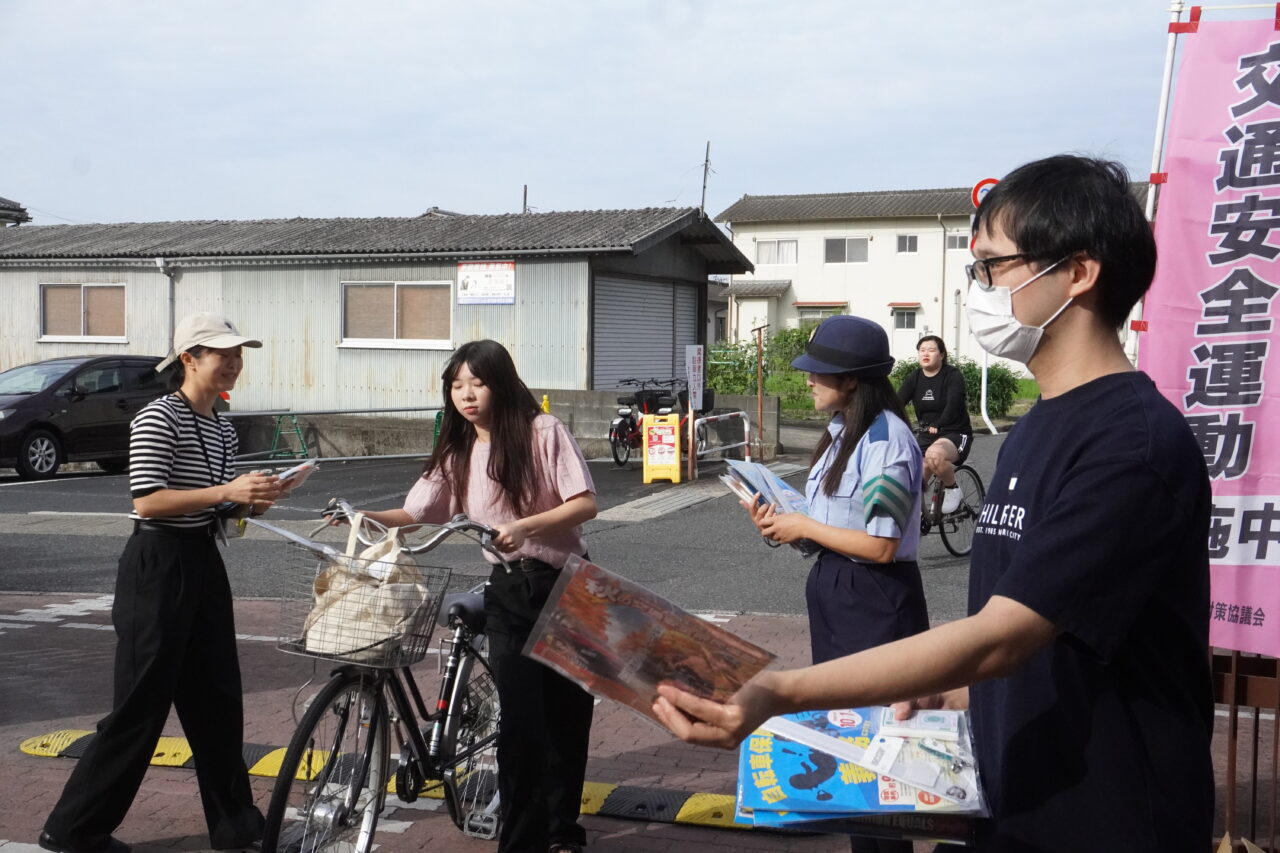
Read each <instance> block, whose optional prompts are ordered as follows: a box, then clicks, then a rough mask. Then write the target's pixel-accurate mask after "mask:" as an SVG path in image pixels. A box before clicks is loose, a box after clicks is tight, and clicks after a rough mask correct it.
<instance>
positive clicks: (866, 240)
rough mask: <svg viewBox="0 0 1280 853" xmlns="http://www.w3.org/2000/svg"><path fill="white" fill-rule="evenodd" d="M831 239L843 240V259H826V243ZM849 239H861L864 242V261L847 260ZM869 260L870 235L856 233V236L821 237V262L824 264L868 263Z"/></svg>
mask: <svg viewBox="0 0 1280 853" xmlns="http://www.w3.org/2000/svg"><path fill="white" fill-rule="evenodd" d="M831 240H843V241H844V260H843V261H828V260H827V243H828V242H830V241H831ZM850 240H861V241H863V242H864V243H866V244H867V259H866V260H865V261H851V260H849V241H850ZM870 262H871V237H870V235H856V236H853V237H825V238H823V240H822V263H824V264H831V265H833V266H834V265H836V264H866V263H870Z"/></svg>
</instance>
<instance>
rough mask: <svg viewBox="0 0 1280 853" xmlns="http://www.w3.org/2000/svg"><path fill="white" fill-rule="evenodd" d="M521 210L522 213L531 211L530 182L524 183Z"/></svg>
mask: <svg viewBox="0 0 1280 853" xmlns="http://www.w3.org/2000/svg"><path fill="white" fill-rule="evenodd" d="M520 212H521V213H528V212H529V185H528V184H525V185H524V201H523V203H522V204H521V205H520Z"/></svg>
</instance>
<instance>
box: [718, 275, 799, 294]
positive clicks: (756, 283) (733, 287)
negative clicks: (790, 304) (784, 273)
mask: <svg viewBox="0 0 1280 853" xmlns="http://www.w3.org/2000/svg"><path fill="white" fill-rule="evenodd" d="M790 287H791V279H789V278H778V279H759V278H753V279H748V280H746V281H734V282H730V284H729V287H728V288H726V289H725V292H724V293H725V295H726V296H732V297H734V298H736V299H760V298H763V297H766V296H781V295H782V294H784V293H786V292H787V290H788V289H790Z"/></svg>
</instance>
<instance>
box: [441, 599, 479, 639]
mask: <svg viewBox="0 0 1280 853" xmlns="http://www.w3.org/2000/svg"><path fill="white" fill-rule="evenodd" d="M455 612H456V613H457V615H458V618H459V619H461V620H462V624H463V625H466V626H467V629H468V630H469V631H471V632H472V633H473V634H483V633H484V596H483V595H481V594H480V593H478V592H453V593H450V594H449V595H446V596H445V597H444V601H442V602H441V603H440V612H439V613H438V614H437V615H436V623H437V624H439V625H440V627H441V628H448V627H449V617H450V616H451V615H452V614H454V613H455Z"/></svg>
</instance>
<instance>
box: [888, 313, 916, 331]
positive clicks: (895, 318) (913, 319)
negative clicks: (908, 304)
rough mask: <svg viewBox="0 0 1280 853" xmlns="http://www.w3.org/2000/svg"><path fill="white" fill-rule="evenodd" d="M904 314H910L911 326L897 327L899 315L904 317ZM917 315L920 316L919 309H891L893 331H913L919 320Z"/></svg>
mask: <svg viewBox="0 0 1280 853" xmlns="http://www.w3.org/2000/svg"><path fill="white" fill-rule="evenodd" d="M904 314H910V315H911V325H910V326H899V325H898V317H899V316H900V315H904ZM919 314H920V309H919V308H894V309H893V329H894V331H900V330H906V331H915V329H916V328H917V324H916V321H917V320H919V319H920V317H919Z"/></svg>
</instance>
